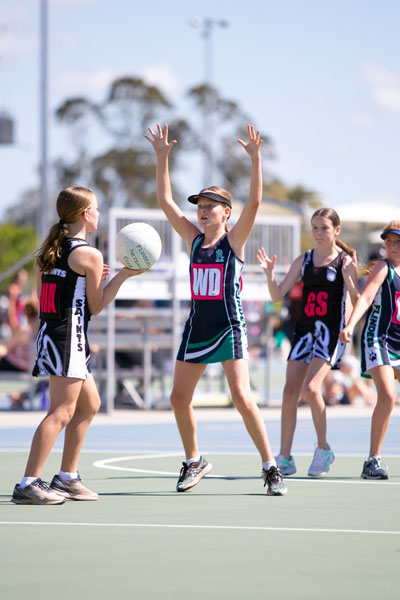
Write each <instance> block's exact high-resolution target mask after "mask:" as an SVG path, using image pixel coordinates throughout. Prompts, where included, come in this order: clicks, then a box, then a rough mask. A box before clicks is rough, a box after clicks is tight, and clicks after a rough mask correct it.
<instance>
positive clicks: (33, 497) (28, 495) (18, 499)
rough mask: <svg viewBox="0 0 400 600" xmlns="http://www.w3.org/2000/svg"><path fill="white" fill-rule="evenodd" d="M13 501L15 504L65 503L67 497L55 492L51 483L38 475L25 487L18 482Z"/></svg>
mask: <svg viewBox="0 0 400 600" xmlns="http://www.w3.org/2000/svg"><path fill="white" fill-rule="evenodd" d="M11 502H14V504H63V503H64V502H65V499H64V498H63V497H62V496H60V494H57V493H56V492H53V490H51V489H50V487H49V485H48V484H47V483H45V482H44V481H42V480H41V479H40V478H39V477H38V479H35V481H32V483H31V484H30V485H27V486H26V487H24V488H21V487H20V486H19V484H18V483H17V485H16V486H15V488H14V493H13V495H12V498H11Z"/></svg>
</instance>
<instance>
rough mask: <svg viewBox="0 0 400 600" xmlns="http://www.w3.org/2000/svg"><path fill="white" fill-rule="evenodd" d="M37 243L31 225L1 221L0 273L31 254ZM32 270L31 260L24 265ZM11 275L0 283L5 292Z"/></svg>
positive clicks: (0, 289)
mask: <svg viewBox="0 0 400 600" xmlns="http://www.w3.org/2000/svg"><path fill="white" fill-rule="evenodd" d="M37 245H38V242H37V238H36V232H35V230H34V228H33V227H29V226H26V225H16V224H15V223H3V224H2V225H0V273H2V272H3V271H5V270H6V269H8V268H9V267H11V266H12V265H14V264H15V263H16V262H18V261H19V260H21V259H22V258H25V257H26V256H28V255H29V254H32V253H33V252H34V250H35V249H36V247H37ZM24 268H25V269H27V270H28V271H29V272H32V271H33V257H32V260H31V261H30V262H29V263H28V264H27V265H25V267H24ZM11 279H12V276H11V277H9V278H7V279H5V280H4V281H2V282H1V283H0V291H1V292H5V291H6V289H7V287H8V284H9V283H10V281H11Z"/></svg>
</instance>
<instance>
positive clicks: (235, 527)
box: [0, 521, 400, 535]
mask: <svg viewBox="0 0 400 600" xmlns="http://www.w3.org/2000/svg"><path fill="white" fill-rule="evenodd" d="M0 525H24V526H26V525H40V526H43V525H49V526H52V527H53V526H59V527H143V528H146V527H147V528H159V529H218V530H224V529H226V530H235V531H291V532H294V533H295V532H302V533H304V532H308V533H353V534H359V533H362V534H372V535H400V531H381V530H373V529H327V528H326V529H314V528H309V527H257V526H251V525H249V526H247V525H172V524H170V523H70V522H69V523H66V522H60V523H56V522H46V521H0Z"/></svg>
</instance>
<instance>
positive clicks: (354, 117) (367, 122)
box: [350, 112, 373, 130]
mask: <svg viewBox="0 0 400 600" xmlns="http://www.w3.org/2000/svg"><path fill="white" fill-rule="evenodd" d="M350 122H351V123H352V124H353V125H354V126H355V127H356V128H357V129H363V130H370V129H372V128H373V119H372V117H371V116H370V115H367V114H366V113H361V112H356V113H353V114H351V115H350Z"/></svg>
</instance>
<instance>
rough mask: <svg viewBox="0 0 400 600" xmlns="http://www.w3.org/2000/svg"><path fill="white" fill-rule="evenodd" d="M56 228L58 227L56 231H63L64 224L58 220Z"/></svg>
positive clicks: (61, 220)
mask: <svg viewBox="0 0 400 600" xmlns="http://www.w3.org/2000/svg"><path fill="white" fill-rule="evenodd" d="M57 227H58V229H65V223H64V221H63V219H60V220H59V221H58V223H57Z"/></svg>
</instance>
